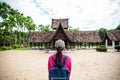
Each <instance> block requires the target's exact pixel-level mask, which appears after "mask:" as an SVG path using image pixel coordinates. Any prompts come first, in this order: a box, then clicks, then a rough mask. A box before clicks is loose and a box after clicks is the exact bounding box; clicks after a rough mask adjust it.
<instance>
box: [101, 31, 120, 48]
mask: <svg viewBox="0 0 120 80" xmlns="http://www.w3.org/2000/svg"><path fill="white" fill-rule="evenodd" d="M103 42H104V44H105V45H106V47H107V48H108V45H111V44H112V48H114V47H115V45H120V30H107V31H106V33H105V36H104V38H103Z"/></svg>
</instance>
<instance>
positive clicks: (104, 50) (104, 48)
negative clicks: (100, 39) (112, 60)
mask: <svg viewBox="0 0 120 80" xmlns="http://www.w3.org/2000/svg"><path fill="white" fill-rule="evenodd" d="M96 50H97V51H100V52H107V48H106V47H105V46H98V47H97V48H96Z"/></svg>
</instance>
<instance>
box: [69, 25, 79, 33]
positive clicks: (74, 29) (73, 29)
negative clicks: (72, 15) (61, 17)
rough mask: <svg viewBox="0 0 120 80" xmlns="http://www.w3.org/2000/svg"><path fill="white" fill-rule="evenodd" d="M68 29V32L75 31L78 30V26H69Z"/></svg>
mask: <svg viewBox="0 0 120 80" xmlns="http://www.w3.org/2000/svg"><path fill="white" fill-rule="evenodd" d="M68 31H70V32H76V31H79V28H72V27H71V26H70V27H69V29H68Z"/></svg>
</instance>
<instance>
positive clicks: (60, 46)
mask: <svg viewBox="0 0 120 80" xmlns="http://www.w3.org/2000/svg"><path fill="white" fill-rule="evenodd" d="M55 48H56V49H57V54H56V59H55V64H57V65H59V64H61V63H62V62H61V58H62V50H63V49H64V48H65V43H64V41H63V40H61V39H59V40H57V41H56V42H55Z"/></svg>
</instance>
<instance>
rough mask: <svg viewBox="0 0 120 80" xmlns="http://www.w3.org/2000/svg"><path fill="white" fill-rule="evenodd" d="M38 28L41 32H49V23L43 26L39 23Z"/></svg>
mask: <svg viewBox="0 0 120 80" xmlns="http://www.w3.org/2000/svg"><path fill="white" fill-rule="evenodd" d="M39 28H40V31H42V32H49V31H50V26H49V25H46V26H44V25H42V24H41V25H39Z"/></svg>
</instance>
